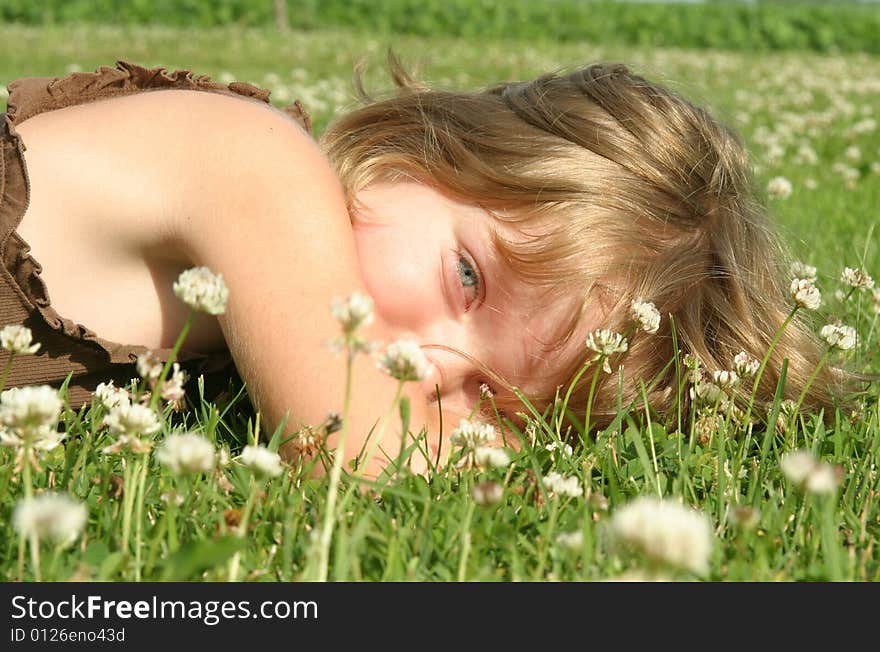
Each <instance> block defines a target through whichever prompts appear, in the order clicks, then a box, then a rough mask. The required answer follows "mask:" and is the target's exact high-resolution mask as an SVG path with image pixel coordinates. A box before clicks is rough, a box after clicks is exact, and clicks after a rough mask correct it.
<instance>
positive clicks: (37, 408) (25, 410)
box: [0, 385, 64, 433]
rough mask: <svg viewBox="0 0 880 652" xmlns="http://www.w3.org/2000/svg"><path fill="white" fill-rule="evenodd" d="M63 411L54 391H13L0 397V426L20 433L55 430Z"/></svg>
mask: <svg viewBox="0 0 880 652" xmlns="http://www.w3.org/2000/svg"><path fill="white" fill-rule="evenodd" d="M63 407H64V404H63V402H62V401H61V397H60V396H59V395H58V390H57V389H55V388H53V387H49V386H48V385H31V386H27V387H13V388H12V389H7V390H6V391H4V392H3V393H2V394H0V423H2V424H3V425H5V426H8V427H10V428H12V429H13V430H16V431H18V432H19V433H25V432H27V431H30V432H36V431H38V430H45V429H47V428H51V429H55V427H56V426H57V425H58V420H59V419H60V418H61V409H62V408H63Z"/></svg>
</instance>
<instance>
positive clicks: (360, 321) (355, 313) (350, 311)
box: [330, 291, 373, 335]
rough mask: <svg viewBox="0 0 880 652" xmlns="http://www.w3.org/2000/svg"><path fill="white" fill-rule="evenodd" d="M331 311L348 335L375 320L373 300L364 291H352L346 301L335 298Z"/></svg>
mask: <svg viewBox="0 0 880 652" xmlns="http://www.w3.org/2000/svg"><path fill="white" fill-rule="evenodd" d="M330 312H331V313H332V314H333V317H334V318H335V319H336V321H338V322H339V324H340V326H342V331H343V333H345V334H346V335H352V334H353V333H354V332H355V331H357V330H358V329H359V328H361V327H362V326H369V325H370V324H371V323H372V322H373V300H372V299H371V298H370V297H369V296H367V295H366V294H364V293H363V292H358V291H355V292H352V293H351V294H350V295H349V296H348V298H347V299H346V300H345V301H342V300H340V299H334V300H333V302H332V303H331V304H330Z"/></svg>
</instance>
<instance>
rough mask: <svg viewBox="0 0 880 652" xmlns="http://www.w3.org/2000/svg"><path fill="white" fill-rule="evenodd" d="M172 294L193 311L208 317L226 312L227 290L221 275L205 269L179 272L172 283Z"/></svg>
mask: <svg viewBox="0 0 880 652" xmlns="http://www.w3.org/2000/svg"><path fill="white" fill-rule="evenodd" d="M173 287H174V294H175V295H176V296H177V297H178V298H179V299H180V300H181V301H183V302H184V303H185V304H186V305H188V306H189V307H190V308H192V309H193V310H198V311H199V312H206V313H208V314H209V315H222V314H223V313H225V312H226V303H227V301H228V300H229V288H227V287H226V282H225V281H224V280H223V275H222V274H215V273H214V272H212V271H211V270H210V269H208V268H207V267H192V268H190V269H187V270H185V271H183V272H181V274H180V276H178V277H177V280H176V281H175V282H174V286H173Z"/></svg>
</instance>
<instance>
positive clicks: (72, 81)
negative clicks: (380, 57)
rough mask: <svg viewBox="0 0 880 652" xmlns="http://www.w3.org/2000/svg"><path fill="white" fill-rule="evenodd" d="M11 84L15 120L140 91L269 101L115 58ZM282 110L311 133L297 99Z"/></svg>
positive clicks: (238, 87) (259, 91)
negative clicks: (59, 74) (89, 69)
mask: <svg viewBox="0 0 880 652" xmlns="http://www.w3.org/2000/svg"><path fill="white" fill-rule="evenodd" d="M7 88H8V90H9V99H8V101H7V108H6V115H7V116H8V118H9V120H10V122H11V124H12V125H13V126H14V125H17V124H19V123H20V122H23V121H25V120H27V119H28V118H32V117H33V116H35V115H39V114H40V113H45V112H46V111H53V110H55V109H61V108H64V107H67V106H74V105H76V104H84V103H86V102H92V101H94V100H99V99H104V98H110V97H116V96H120V95H130V94H132V93H137V92H141V91H151V90H174V89H176V90H195V91H208V92H212V93H221V94H224V95H233V96H239V97H247V98H252V99H255V100H259V101H261V102H265V103H266V104H268V103H269V95H270V93H271V91H268V90H266V89H265V88H259V87H258V86H254V85H253V84H249V83H247V82H232V83H229V84H222V83H220V82H214V81H211V78H210V77H208V76H207V75H194V74H193V73H192V72H191V71H189V70H175V71H174V72H168V71H167V70H166V69H165V68H163V67H157V68H144V67H143V66H139V65H137V64H134V63H129V62H128V61H117V62H116V67H115V68H111V67H110V66H101V67H100V68H98V69H97V70H96V71H95V72H74V73H71V74H69V75H67V76H66V77H25V78H23V79H17V80H15V81H13V82H11V83H10V84H9V86H8V87H7ZM281 110H282V111H283V112H284V113H286V114H287V115H289V116H290V117H291V118H293V119H294V120H296V121H297V122H298V123H299V124H300V125H301V126H302V128H303V129H305V130H306V132H308V133H311V120H310V119H309V116H308V114H307V113H306V111H305V109H304V108H303V106H302V104H301V103H300V102H299V101H297V102H294V103H293V104H290V105H288V106H286V107H283V108H282V109H281Z"/></svg>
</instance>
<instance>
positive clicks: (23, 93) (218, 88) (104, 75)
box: [0, 61, 311, 374]
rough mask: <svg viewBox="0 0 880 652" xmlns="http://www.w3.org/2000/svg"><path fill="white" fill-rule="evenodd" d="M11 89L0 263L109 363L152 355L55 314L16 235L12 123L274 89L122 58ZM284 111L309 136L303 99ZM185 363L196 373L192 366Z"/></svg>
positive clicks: (23, 195) (46, 315)
mask: <svg viewBox="0 0 880 652" xmlns="http://www.w3.org/2000/svg"><path fill="white" fill-rule="evenodd" d="M7 88H8V90H9V99H8V102H7V109H6V115H5V116H3V120H2V123H0V150H2V151H0V167H2V169H0V259H2V263H3V265H4V267H5V268H6V271H7V273H9V274H10V275H11V276H12V277H13V279H14V280H15V285H16V287H17V288H18V290H19V291H20V292H21V295H22V298H23V299H24V300H25V301H26V302H27V303H28V304H30V305H31V306H33V307H34V308H35V309H36V310H37V311H39V313H40V315H41V316H42V317H43V319H44V320H45V321H46V323H47V324H48V325H49V326H51V327H52V328H53V329H54V330H56V331H60V332H62V333H64V335H66V336H68V337H70V338H71V339H72V340H74V342H75V343H77V344H80V345H83V346H85V347H87V348H89V349H91V350H92V351H93V352H96V353H103V354H104V355H106V357H107V361H108V362H109V363H111V364H120V363H121V364H129V363H132V362H134V361H135V359H136V357H137V355H139V354H140V353H144V352H146V351H147V350H148V349H147V347H144V346H140V345H131V344H119V343H116V342H111V341H109V340H105V339H103V338H101V337H98V335H97V334H96V333H94V332H93V331H92V330H90V329H88V328H86V327H85V326H83V325H82V324H77V323H75V322H73V321H72V320H70V319H67V318H65V317H62V316H61V315H59V314H58V312H57V311H56V310H55V309H54V308H53V307H52V305H51V302H50V300H49V292H48V289H47V287H46V284H45V282H44V281H43V280H42V278H41V277H40V273H41V272H42V270H43V268H42V266H41V265H40V263H39V262H38V261H37V260H35V259H34V258H33V257H32V256H30V254H29V251H30V245H28V244H27V242H25V241H24V240H23V239H22V238H21V237H20V236H19V235H18V234H17V233H15V229H16V228H17V227H18V224H19V223H20V222H21V219H22V217H23V216H24V214H25V211H26V210H27V206H28V202H29V198H30V181H29V179H28V175H27V168H26V166H25V164H24V156H23V154H24V151H25V147H24V144H23V143H22V141H21V139H20V137H19V136H18V134H17V133H16V131H15V125H17V124H19V123H21V122H23V121H24V120H27V119H28V118H31V117H33V116H35V115H39V114H40V113H44V112H46V111H53V110H56V109H61V108H65V107H68V106H74V105H77V104H85V103H87V102H91V101H95V100H99V99H105V98H111V97H116V96H121V95H130V94H133V93H137V92H141V91H150V90H165V89H182V90H202V91H207V92H213V93H221V94H225V95H234V96H241V97H247V98H253V99H256V100H259V101H262V102H266V103H268V102H269V94H270V91H268V90H266V89H262V88H258V87H256V86H254V85H252V84H248V83H246V82H232V83H230V84H221V83H217V82H212V81H211V80H210V78H209V77H207V76H204V75H199V76H194V75H193V74H192V72H190V71H188V70H176V71H174V72H171V73H169V72H167V71H166V70H165V69H164V68H152V69H148V68H144V67H141V66H138V65H135V64H132V63H128V62H125V61H118V62H117V63H116V68H110V67H109V66H101V67H100V68H98V69H97V70H96V71H95V72H93V73H87V72H76V73H72V74H70V75H68V76H66V77H54V78H53V77H26V78H23V79H18V80H16V81H13V82H11V83H10V84H9V85H8V87H7ZM282 110H283V111H284V112H285V113H286V114H287V115H289V116H290V117H292V118H293V119H295V120H296V121H297V122H298V123H299V124H300V125H301V126H302V127H303V129H305V130H306V132H307V133H311V121H310V119H309V117H308V114H307V113H306V111H305V110H304V109H303V107H302V105H301V104H300V103H299V102H298V101H297V102H294V103H293V104H291V105H289V106H288V107H285V108H284V109H282ZM4 132H5V133H4ZM152 350H153V352H154V353H155V354H156V355H157V356H159V357H160V358H161V359H167V357H168V356H169V355H170V353H171V349H152ZM177 359H178V360H179V361H180V362H181V363H186V362H187V361H190V362H192V363H197V368H196V371H197V372H198V373H206V374H207V373H210V372H212V371H218V370H220V369H223V368H225V367H226V366H227V365H229V364H230V362H231V356H230V355H229V353H228V352H221V353H214V354H202V353H195V352H190V351H180V352H179V353H178V355H177ZM184 366H188V367H190V369H191V370H192V367H191V366H190V365H184Z"/></svg>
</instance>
